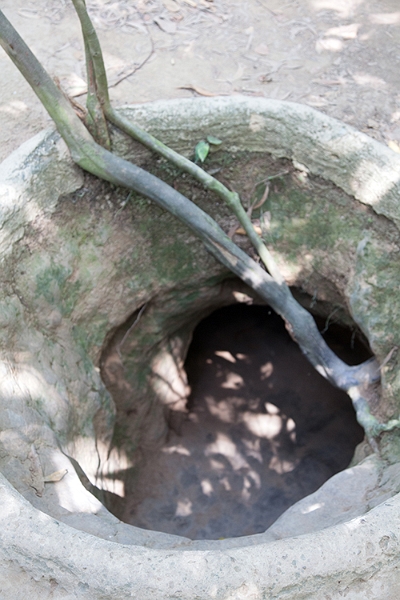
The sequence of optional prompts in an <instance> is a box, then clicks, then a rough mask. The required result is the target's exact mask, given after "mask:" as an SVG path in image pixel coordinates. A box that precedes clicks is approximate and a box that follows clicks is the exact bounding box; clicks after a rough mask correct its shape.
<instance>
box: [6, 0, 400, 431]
mask: <svg viewBox="0 0 400 600" xmlns="http://www.w3.org/2000/svg"><path fill="white" fill-rule="evenodd" d="M74 4H77V5H79V7H80V8H82V0H74ZM95 39H97V36H96V38H95ZM0 43H1V45H2V46H3V48H4V49H5V51H6V52H7V54H8V55H9V56H10V58H11V59H12V60H13V61H14V63H15V64H16V66H17V68H18V69H19V70H20V71H21V73H22V74H23V75H24V77H25V79H26V80H27V81H28V83H30V85H31V86H32V88H33V90H34V91H35V93H36V94H37V95H38V97H39V99H40V100H41V101H42V103H43V105H44V106H45V108H46V109H47V110H48V112H49V114H50V116H51V117H52V118H53V120H54V121H55V123H56V126H57V128H58V130H59V132H60V134H61V136H62V137H63V139H64V140H65V142H66V144H67V145H68V147H69V149H70V151H71V155H72V158H73V160H74V161H75V162H76V163H77V164H78V165H80V166H81V167H82V168H83V169H85V170H86V171H88V172H90V173H92V174H94V175H97V176H98V177H100V178H102V179H105V180H107V181H109V182H112V183H114V184H116V185H119V186H124V187H127V188H128V189H131V190H134V191H136V192H138V193H140V194H142V195H144V196H146V197H147V198H150V199H151V200H153V201H154V202H156V203H157V204H158V205H159V206H161V207H162V208H163V209H165V210H167V211H169V212H170V213H172V214H173V215H175V216H176V217H177V218H178V219H180V220H181V221H182V222H183V223H184V224H185V225H186V226H188V227H189V228H190V229H191V230H192V231H193V232H194V233H195V234H196V235H197V236H198V237H199V238H200V239H201V240H202V241H203V243H204V245H205V246H206V248H207V249H208V250H209V252H210V253H211V254H212V255H213V256H214V257H215V258H216V259H217V260H218V261H220V262H221V263H222V264H223V265H225V266H226V267H227V268H228V269H230V270H231V271H232V272H233V273H235V274H236V275H237V276H238V277H240V278H241V279H242V280H243V281H245V282H246V283H247V284H248V285H249V286H250V287H252V288H253V289H254V290H255V291H256V292H257V293H258V294H259V295H260V296H261V297H262V298H263V299H264V300H265V301H266V302H267V303H268V304H269V305H270V306H271V307H272V308H273V309H274V310H275V311H276V312H277V313H278V314H280V315H281V316H282V317H283V319H284V320H285V321H286V324H287V327H288V329H289V330H290V332H291V334H292V336H293V337H294V339H295V340H296V341H297V342H298V344H299V346H300V348H301V349H302V351H303V353H304V354H305V355H306V357H307V358H308V359H309V361H310V362H311V364H312V365H313V366H314V367H315V368H316V369H317V370H318V371H319V372H320V373H321V374H322V375H323V376H324V377H326V378H327V379H329V381H331V382H332V383H333V384H334V385H336V386H337V387H339V388H341V389H343V390H345V391H347V392H349V393H350V392H351V394H352V397H354V402H355V406H356V410H357V411H358V413H360V419H362V418H364V417H365V414H366V412H365V405H366V406H367V409H368V405H367V403H366V401H365V400H364V398H363V396H362V394H361V392H360V389H361V386H362V385H368V384H370V383H371V382H373V381H377V380H379V367H378V364H377V362H376V361H375V359H370V360H369V361H366V362H364V363H362V364H361V365H357V366H354V367H353V366H348V365H347V364H346V363H344V362H343V361H341V360H340V359H339V358H338V357H337V356H336V355H335V353H334V352H333V351H332V350H331V349H330V348H329V347H328V346H327V344H326V342H325V341H324V339H323V338H322V336H321V335H320V333H319V331H318V329H317V326H316V324H315V321H314V319H313V318H312V316H311V315H310V313H308V311H306V310H305V309H304V308H303V307H301V306H300V305H299V304H298V303H297V302H296V301H295V300H294V298H293V296H292V295H291V293H290V290H289V288H288V286H287V285H286V284H284V283H281V282H277V281H276V279H274V278H273V277H272V276H271V275H270V274H268V273H267V272H266V271H265V270H264V269H262V268H261V267H260V266H259V265H258V264H257V263H256V262H255V261H253V260H252V259H251V258H250V257H249V256H248V255H247V254H246V253H245V252H243V251H242V250H240V248H238V247H237V246H236V245H235V244H234V243H233V242H232V241H231V240H230V238H229V237H228V236H227V235H226V234H225V233H224V232H223V231H222V229H221V228H220V227H219V226H218V225H217V223H216V222H215V221H214V220H213V219H212V218H211V217H210V216H209V215H208V214H206V213H205V212H203V211H202V210H201V209H200V208H199V207H197V206H196V205H195V204H193V202H191V201H190V200H188V199H187V198H186V197H185V196H183V195H182V194H180V193H179V192H177V191H176V190H174V189H173V188H172V187H170V186H169V185H167V184H166V183H164V182H163V181H161V180H160V179H158V178H157V177H155V176H154V175H151V174H150V173H147V172H146V171H144V170H143V169H141V168H140V167H138V166H136V165H133V164H132V163H130V162H128V161H126V160H124V159H122V158H119V157H116V156H115V155H114V154H112V153H111V152H109V151H108V150H107V149H105V148H103V147H102V146H100V145H99V144H97V143H96V142H95V141H94V140H93V138H92V137H91V136H90V134H89V132H88V131H87V129H86V128H85V126H84V125H83V123H82V122H81V121H80V119H79V118H78V117H77V115H76V114H75V112H74V110H73V108H72V106H71V105H70V103H69V102H68V101H67V100H66V98H65V97H64V95H63V94H62V92H61V91H60V90H59V89H58V88H57V86H56V85H55V84H54V82H53V81H52V79H51V78H50V77H49V76H48V74H47V73H46V71H45V70H44V69H43V67H42V66H41V65H40V63H39V62H38V61H37V59H36V57H35V56H34V55H33V54H32V52H31V51H30V50H29V48H28V47H27V46H26V44H25V43H24V42H23V40H22V39H21V38H20V36H19V35H18V34H17V32H16V31H15V30H14V28H13V27H12V25H11V24H10V23H9V22H8V21H7V19H6V18H5V16H4V15H3V13H2V12H1V11H0ZM92 44H93V36H92V37H91V39H90V40H88V44H87V47H88V50H89V52H90V53H91V56H92V59H93V72H94V77H95V79H96V82H97V91H98V93H99V96H98V97H99V101H100V105H101V106H102V107H105V108H106V107H107V106H108V105H109V99H108V92H107V91H105V89H104V87H103V86H104V78H103V75H102V74H101V73H100V75H101V77H100V79H97V77H98V70H99V69H100V71H101V72H102V71H104V65H102V60H101V57H100V58H99V55H98V54H96V53H94V54H93V49H92ZM96 44H97V42H95V45H96ZM99 64H100V67H99ZM104 73H105V71H104ZM99 81H100V82H101V83H100V85H99ZM105 81H106V80H105ZM144 133H145V132H144ZM146 135H147V134H146ZM151 137H152V136H151ZM153 143H154V144H155V145H157V146H160V147H163V148H166V147H165V146H164V145H163V144H161V142H159V141H158V140H155V138H152V139H151V144H153ZM167 150H168V153H166V156H167V154H169V152H172V151H170V150H169V149H167ZM184 160H185V161H186V159H184ZM188 162H189V163H190V161H188ZM184 164H186V163H184ZM190 165H192V163H190ZM195 166H196V165H195ZM191 169H192V167H191ZM196 172H197V168H196ZM202 173H203V172H202ZM201 177H204V181H206V182H207V183H208V187H209V189H214V187H217V188H218V189H220V188H219V186H218V185H217V184H215V182H214V181H209V179H208V177H211V176H209V175H208V174H207V173H204V175H201ZM211 179H212V178H211ZM218 183H219V182H218ZM368 410H369V409H368ZM371 419H372V421H371V420H370V421H368V419H367V420H366V419H365V418H364V420H366V421H368V423H367V426H368V427H369V432H371V431H372V432H375V431H378V430H379V431H382V430H386V429H385V428H387V427H392V426H393V427H396V426H397V421H395V420H393V421H391V422H389V423H388V424H384V425H381V424H379V423H378V421H377V420H376V419H375V417H373V416H372V415H371ZM382 428H383V429H382ZM367 434H368V431H367Z"/></svg>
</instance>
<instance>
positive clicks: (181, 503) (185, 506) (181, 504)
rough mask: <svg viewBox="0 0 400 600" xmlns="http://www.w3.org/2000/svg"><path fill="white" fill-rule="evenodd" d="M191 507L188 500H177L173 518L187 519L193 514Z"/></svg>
mask: <svg viewBox="0 0 400 600" xmlns="http://www.w3.org/2000/svg"><path fill="white" fill-rule="evenodd" d="M192 506H193V505H192V503H191V501H190V500H189V499H188V498H184V499H182V500H178V504H177V507H176V511H175V517H188V516H189V515H191V514H192V512H193V509H192Z"/></svg>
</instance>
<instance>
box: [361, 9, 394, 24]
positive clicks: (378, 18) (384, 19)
mask: <svg viewBox="0 0 400 600" xmlns="http://www.w3.org/2000/svg"><path fill="white" fill-rule="evenodd" d="M368 19H369V21H370V22H371V23H373V24H374V25H400V12H399V11H397V12H388V13H372V14H370V15H369V16H368Z"/></svg>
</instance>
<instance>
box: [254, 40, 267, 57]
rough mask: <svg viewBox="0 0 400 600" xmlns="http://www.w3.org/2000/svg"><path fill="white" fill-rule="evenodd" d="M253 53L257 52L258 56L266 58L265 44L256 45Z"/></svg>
mask: <svg viewBox="0 0 400 600" xmlns="http://www.w3.org/2000/svg"><path fill="white" fill-rule="evenodd" d="M254 52H257V54H260V55H261V56H266V55H267V54H268V53H269V50H268V46H267V44H264V43H261V44H258V46H256V47H255V48H254Z"/></svg>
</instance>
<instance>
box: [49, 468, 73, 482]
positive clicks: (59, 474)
mask: <svg viewBox="0 0 400 600" xmlns="http://www.w3.org/2000/svg"><path fill="white" fill-rule="evenodd" d="M67 473H68V469H61V470H60V471H54V473H50V475H46V476H45V477H44V478H43V481H44V482H45V483H55V482H57V481H61V479H62V478H63V477H65V475H66V474H67Z"/></svg>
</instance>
